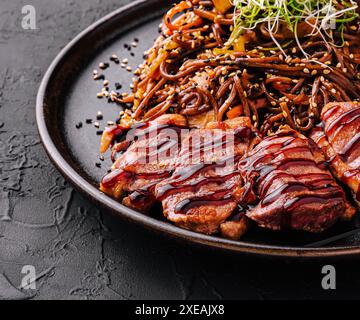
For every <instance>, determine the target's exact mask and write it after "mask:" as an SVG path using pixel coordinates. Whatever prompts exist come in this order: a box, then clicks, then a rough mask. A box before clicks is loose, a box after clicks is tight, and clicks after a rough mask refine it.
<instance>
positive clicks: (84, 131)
mask: <svg viewBox="0 0 360 320" xmlns="http://www.w3.org/2000/svg"><path fill="white" fill-rule="evenodd" d="M165 10H166V8H163V9H162V10H159V8H153V10H143V11H141V12H138V13H137V16H136V14H133V15H132V17H130V18H129V20H127V19H124V20H125V21H122V20H121V21H119V19H118V18H116V17H115V19H113V20H114V21H115V22H116V23H113V26H111V27H109V25H108V26H106V27H104V28H97V29H96V30H94V32H92V35H91V38H89V39H88V40H87V41H86V43H82V44H81V46H77V47H76V50H73V52H71V53H70V55H69V56H68V58H67V61H68V62H67V63H66V65H62V66H61V68H62V70H60V72H59V73H60V74H61V75H60V77H64V79H62V80H61V81H59V82H58V83H59V85H58V86H55V88H54V92H52V94H51V97H47V99H49V101H47V102H48V104H52V105H53V104H55V105H56V108H55V109H56V110H57V112H56V117H54V116H51V118H52V119H53V120H52V121H53V122H54V123H53V125H54V127H58V128H59V129H58V131H59V134H58V136H57V139H58V141H56V140H57V139H56V138H55V142H57V143H59V144H61V145H62V149H65V150H66V151H67V152H68V154H69V156H70V157H71V158H72V159H73V165H75V166H76V168H77V171H78V172H80V174H81V175H82V176H83V177H85V178H86V179H87V180H88V181H89V182H90V183H92V184H93V185H98V182H99V181H100V179H101V177H102V176H103V175H104V174H105V173H106V172H107V170H108V169H109V168H110V166H111V161H110V159H109V154H106V155H105V161H103V162H102V161H100V160H99V144H100V137H101V135H100V134H97V131H98V130H102V129H104V127H105V125H106V122H107V121H109V120H115V119H116V118H117V117H118V115H119V111H120V110H121V108H120V107H119V106H117V105H116V104H113V103H109V102H108V100H107V99H98V98H97V97H96V95H97V93H98V92H100V91H101V88H102V81H103V80H98V81H94V80H93V70H94V69H96V70H98V71H99V73H100V74H103V75H104V76H105V79H108V80H109V81H110V83H111V85H110V91H111V90H115V87H114V83H115V82H118V83H120V84H121V85H122V90H121V91H122V92H124V91H128V92H129V91H130V87H129V85H130V83H131V79H132V78H133V77H134V75H133V73H132V72H129V71H127V70H126V69H125V68H122V67H121V64H115V63H114V62H110V61H109V57H110V56H111V55H112V54H116V55H117V56H118V57H119V59H120V61H121V60H122V59H125V58H126V59H128V61H129V63H128V66H130V67H132V70H133V71H134V70H135V69H136V67H137V65H138V64H139V63H141V62H142V61H143V52H144V51H145V50H147V49H148V48H150V47H151V45H152V44H153V42H154V40H155V38H156V37H157V35H158V25H159V23H160V19H161V14H162V12H161V11H165ZM135 18H136V19H135ZM129 26H131V28H130V29H129ZM125 28H126V29H125ZM135 39H139V42H138V43H137V46H136V47H132V46H131V43H132V42H134V40H135ZM129 45H130V48H131V50H128V49H127V48H126V47H128V46H129ZM125 46H126V47H125ZM100 62H108V63H110V67H109V68H107V69H106V70H101V69H100V68H99V63H100ZM63 83H65V84H66V85H63ZM118 91H119V90H118ZM98 111H101V112H102V113H103V115H104V117H103V120H101V121H99V122H100V128H96V127H95V126H94V123H92V124H88V123H86V120H87V119H92V120H93V122H95V121H98V120H96V115H97V112H98ZM80 122H81V123H82V127H81V128H77V125H78V124H79V123H80ZM74 163H75V164H74ZM99 163H101V167H98V166H97V165H96V164H99ZM151 215H152V216H154V217H157V218H158V219H162V218H161V213H160V212H159V211H158V212H155V211H154V212H152V213H151ZM354 229H355V226H354V223H351V224H350V223H348V224H344V223H340V224H337V225H336V226H335V227H333V228H332V229H330V230H328V231H326V232H325V233H323V234H320V235H309V234H305V233H296V232H284V233H277V232H271V231H267V230H263V229H258V228H252V229H251V230H250V231H249V232H248V233H247V234H246V236H245V237H244V238H243V239H242V241H244V242H248V243H253V244H255V243H257V244H267V245H279V246H284V247H286V246H287V247H288V246H293V247H296V248H298V249H300V248H301V247H304V246H307V247H309V246H310V247H311V246H315V247H319V246H323V247H329V246H331V247H339V246H358V244H359V243H360V239H359V237H358V236H357V233H355V232H349V231H351V230H354ZM344 233H346V234H347V236H346V237H345V236H340V237H339V236H338V235H341V234H344ZM334 236H338V237H337V238H336V241H334V240H333V241H324V242H321V241H323V240H324V239H329V238H333V237H334ZM338 238H340V239H338ZM319 241H320V243H318V242H319ZM313 243H315V244H314V245H312V244H313Z"/></svg>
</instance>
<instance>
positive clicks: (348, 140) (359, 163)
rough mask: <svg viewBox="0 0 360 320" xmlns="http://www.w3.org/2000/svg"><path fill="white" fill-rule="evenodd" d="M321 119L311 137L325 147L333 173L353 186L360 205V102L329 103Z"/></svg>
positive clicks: (355, 197)
mask: <svg viewBox="0 0 360 320" xmlns="http://www.w3.org/2000/svg"><path fill="white" fill-rule="evenodd" d="M321 120H322V124H321V126H318V127H316V128H314V130H313V131H312V133H311V138H312V139H313V140H314V141H315V142H316V143H317V144H318V145H319V146H320V147H321V148H322V150H323V151H324V153H325V155H326V160H327V161H328V162H329V163H330V169H331V171H332V173H333V174H334V175H335V176H336V177H337V178H338V179H339V180H340V181H342V182H343V183H344V184H345V185H347V186H348V187H349V188H350V190H351V191H352V194H353V196H354V199H355V201H356V202H357V205H358V206H359V205H360V103H358V102H333V103H329V104H327V105H326V106H325V107H324V109H323V110H322V112H321ZM349 218H350V217H349Z"/></svg>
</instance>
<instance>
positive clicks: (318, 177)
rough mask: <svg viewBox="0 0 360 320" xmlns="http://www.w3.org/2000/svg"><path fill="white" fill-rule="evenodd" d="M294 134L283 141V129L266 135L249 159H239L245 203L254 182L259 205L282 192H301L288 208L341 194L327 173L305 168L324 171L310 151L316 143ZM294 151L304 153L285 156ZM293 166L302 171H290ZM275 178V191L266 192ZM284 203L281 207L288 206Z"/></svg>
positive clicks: (270, 201)
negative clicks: (278, 132) (259, 200)
mask: <svg viewBox="0 0 360 320" xmlns="http://www.w3.org/2000/svg"><path fill="white" fill-rule="evenodd" d="M296 135H297V134H296V133H294V134H290V135H289V139H285V140H284V139H283V138H284V136H287V132H282V133H280V134H276V135H274V136H271V137H269V138H265V139H264V140H263V142H262V143H260V144H259V146H258V147H257V149H255V150H254V152H253V153H252V154H251V155H250V156H249V157H248V158H246V159H244V160H242V161H240V164H239V169H240V172H241V173H242V174H243V175H244V177H245V178H244V180H245V184H244V187H243V188H244V190H245V191H244V194H243V197H242V201H244V202H245V203H244V204H246V201H248V200H247V197H248V195H249V194H250V192H251V190H253V189H254V185H256V186H257V191H256V190H254V191H255V192H256V195H257V197H258V198H260V199H262V201H261V205H263V206H266V205H270V204H272V203H274V202H275V201H276V200H277V199H278V198H279V197H280V196H281V195H283V194H290V193H294V192H298V191H302V192H303V194H301V195H299V196H298V197H296V198H292V199H291V200H288V202H289V201H290V202H291V205H289V208H291V209H294V208H295V207H296V206H297V205H300V204H305V203H311V201H315V199H317V198H321V199H325V198H326V199H330V198H332V197H336V196H342V197H343V191H342V190H341V189H340V188H339V187H338V186H337V185H336V184H335V183H334V180H333V178H332V177H331V175H330V173H327V172H324V173H321V172H316V173H312V172H311V171H309V170H308V169H306V168H307V167H308V168H309V169H311V168H314V167H315V168H318V169H320V170H323V169H324V168H325V164H324V163H316V162H315V160H314V159H313V156H312V155H313V153H312V152H313V151H315V146H314V145H312V144H311V143H310V140H304V139H303V138H301V137H297V136H296ZM262 144H264V145H262ZM316 149H317V148H316ZM293 153H298V154H301V155H304V157H303V158H298V157H296V158H295V157H287V154H288V155H289V156H291V155H292V154H293ZM306 154H308V157H309V154H310V157H309V158H306ZM294 167H297V168H299V167H303V168H304V169H303V172H302V173H301V174H294V173H292V172H291V170H292V168H294ZM307 171H308V172H307ZM284 178H285V179H287V180H286V182H284V181H283V180H282V179H284ZM275 181H277V183H278V184H279V186H278V187H277V188H276V190H274V191H272V192H271V193H268V190H269V189H270V187H271V186H272V185H273V183H275ZM309 192H310V194H309ZM300 198H301V200H300ZM306 199H307V200H306ZM288 202H286V203H288ZM286 203H285V204H284V209H286V208H285V207H286V206H287V205H288V204H286Z"/></svg>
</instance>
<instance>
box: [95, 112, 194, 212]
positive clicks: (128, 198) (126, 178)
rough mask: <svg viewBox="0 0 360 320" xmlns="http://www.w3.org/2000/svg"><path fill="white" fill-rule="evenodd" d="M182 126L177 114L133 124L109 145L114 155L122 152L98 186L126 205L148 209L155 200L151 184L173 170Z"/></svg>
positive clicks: (182, 132) (179, 116)
mask: <svg viewBox="0 0 360 320" xmlns="http://www.w3.org/2000/svg"><path fill="white" fill-rule="evenodd" d="M186 126H187V122H186V119H185V118H184V117H183V116H181V115H164V116H161V117H159V118H157V119H156V120H154V121H150V122H146V123H139V124H137V125H136V126H135V127H133V128H132V129H131V130H129V131H128V132H127V135H126V139H125V140H124V141H122V142H119V143H118V144H116V145H115V146H114V147H113V152H114V153H115V154H118V153H119V152H120V151H124V152H123V154H122V155H121V156H120V157H119V158H117V159H116V161H115V163H114V165H113V168H112V171H111V172H110V173H109V174H107V175H106V176H105V177H104V178H103V179H102V182H101V186H100V189H101V190H102V191H103V192H105V193H107V194H109V195H111V196H113V197H115V198H118V199H122V202H123V204H125V205H126V206H128V207H131V208H134V209H137V210H139V211H142V212H146V211H148V210H149V209H150V208H151V207H152V206H153V204H154V202H155V201H156V199H155V197H154V189H155V185H156V184H157V183H158V182H159V181H161V180H163V179H165V178H167V177H169V176H170V175H171V172H172V170H173V169H174V165H175V160H176V157H177V155H178V153H179V150H180V145H181V139H182V135H186V132H187V127H186ZM115 129H116V128H115Z"/></svg>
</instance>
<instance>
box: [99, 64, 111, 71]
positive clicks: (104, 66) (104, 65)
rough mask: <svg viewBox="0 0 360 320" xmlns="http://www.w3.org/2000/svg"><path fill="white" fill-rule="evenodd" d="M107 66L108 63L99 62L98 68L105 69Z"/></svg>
mask: <svg viewBox="0 0 360 320" xmlns="http://www.w3.org/2000/svg"><path fill="white" fill-rule="evenodd" d="M108 67H109V64H108V63H107V62H100V63H99V68H100V69H103V70H104V69H106V68H108Z"/></svg>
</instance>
